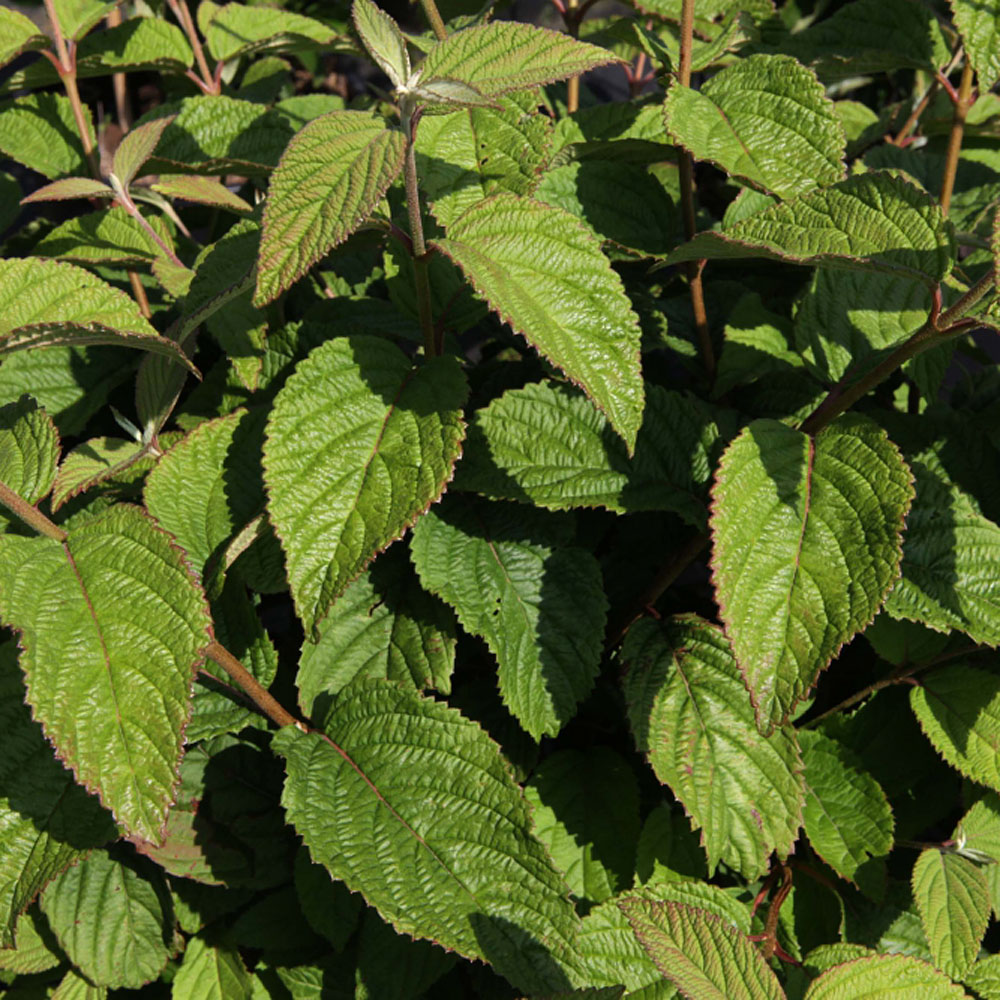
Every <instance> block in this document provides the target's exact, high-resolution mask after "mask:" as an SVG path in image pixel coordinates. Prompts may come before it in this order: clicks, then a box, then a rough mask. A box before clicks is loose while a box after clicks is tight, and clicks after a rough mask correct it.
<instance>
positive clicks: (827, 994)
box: [805, 955, 969, 1000]
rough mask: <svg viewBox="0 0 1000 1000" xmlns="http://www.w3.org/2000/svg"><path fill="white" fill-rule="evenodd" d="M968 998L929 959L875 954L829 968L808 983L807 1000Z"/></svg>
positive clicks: (959, 999) (930, 999) (952, 999)
mask: <svg viewBox="0 0 1000 1000" xmlns="http://www.w3.org/2000/svg"><path fill="white" fill-rule="evenodd" d="M860 997H864V1000H897V998H898V997H920V1000H969V998H968V995H967V994H966V993H965V991H964V990H963V989H962V987H961V986H957V985H956V984H955V983H953V982H952V981H951V980H950V979H949V978H948V977H947V976H946V975H945V974H944V973H943V972H939V971H938V970H937V969H935V968H934V966H932V965H930V964H929V963H928V962H922V961H921V960H920V959H918V958H910V957H909V956H907V955H872V956H871V957H868V958H856V959H854V960H853V961H850V962H844V963H843V964H842V965H835V966H834V967H833V968H832V969H828V970H827V971H826V972H824V973H823V974H822V975H821V976H819V977H818V978H817V979H814V980H813V981H812V982H811V983H810V984H809V989H808V990H806V995H805V1000H858V998H860Z"/></svg>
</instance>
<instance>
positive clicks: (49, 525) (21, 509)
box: [0, 483, 66, 542]
mask: <svg viewBox="0 0 1000 1000" xmlns="http://www.w3.org/2000/svg"><path fill="white" fill-rule="evenodd" d="M0 503H2V504H3V505H4V506H5V507H6V508H7V509H8V510H9V511H10V512H11V513H12V514H16V515H17V516H18V517H19V518H20V519H21V520H22V521H24V523H25V524H27V525H28V526H29V527H31V528H34V529H35V531H37V532H38V533H39V534H40V535H45V536H47V537H48V538H53V539H55V540H56V541H57V542H65V541H66V532H65V531H63V529H62V528H60V527H59V525H58V524H55V523H54V522H52V521H50V520H49V519H48V518H47V517H46V516H45V515H44V514H43V513H42V512H41V511H40V510H39V509H38V508H37V507H35V506H34V505H32V504H30V503H28V501H27V500H25V499H23V498H22V497H19V496H18V495H17V494H16V493H15V492H14V491H13V490H12V489H11V488H10V487H9V486H7V485H6V484H5V483H0Z"/></svg>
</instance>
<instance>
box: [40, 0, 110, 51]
mask: <svg viewBox="0 0 1000 1000" xmlns="http://www.w3.org/2000/svg"><path fill="white" fill-rule="evenodd" d="M113 6H114V4H112V3H107V2H105V0H52V9H53V10H54V11H55V13H56V19H57V20H58V21H59V27H60V28H61V29H62V33H63V35H64V37H66V38H72V39H73V40H74V41H75V40H77V39H79V38H82V37H83V36H84V35H85V34H86V33H87V32H88V31H90V29H91V28H92V27H94V25H95V24H97V22H98V21H100V20H101V18H102V17H105V16H106V15H107V13H108V12H109V11H110V10H111V9H112V7H113Z"/></svg>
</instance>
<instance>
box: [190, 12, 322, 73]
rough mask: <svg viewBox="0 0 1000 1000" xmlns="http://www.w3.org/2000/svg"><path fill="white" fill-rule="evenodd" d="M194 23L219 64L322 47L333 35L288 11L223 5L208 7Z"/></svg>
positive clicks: (312, 22)
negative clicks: (237, 58) (196, 23)
mask: <svg viewBox="0 0 1000 1000" xmlns="http://www.w3.org/2000/svg"><path fill="white" fill-rule="evenodd" d="M209 10H211V14H210V15H209V16H208V17H205V15H204V14H203V13H202V11H201V10H199V12H198V20H199V22H200V24H201V28H202V31H203V32H204V35H205V41H206V42H208V47H209V49H210V51H211V53H212V55H213V56H214V57H215V58H216V59H219V60H221V61H223V62H228V61H229V60H230V59H235V58H236V57H237V56H246V55H250V54H253V53H259V52H286V51H292V52H295V51H308V50H309V49H315V48H325V47H327V46H330V45H331V44H332V43H333V42H335V41H336V39H337V34H336V32H335V31H333V30H332V29H331V28H328V27H327V26H326V25H325V24H323V23H322V22H321V21H317V20H316V19H315V18H312V17H305V16H304V15H302V14H296V13H293V12H292V11H289V10H279V9H277V8H273V7H259V6H256V5H254V6H249V5H247V4H242V3H227V4H225V5H224V6H217V5H215V4H210V5H209Z"/></svg>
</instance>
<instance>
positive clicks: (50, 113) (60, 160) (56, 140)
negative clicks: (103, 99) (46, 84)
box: [0, 94, 97, 180]
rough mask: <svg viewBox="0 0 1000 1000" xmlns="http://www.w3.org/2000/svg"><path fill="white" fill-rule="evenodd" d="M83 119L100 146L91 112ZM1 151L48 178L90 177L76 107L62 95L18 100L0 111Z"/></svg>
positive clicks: (84, 114) (84, 110)
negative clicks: (77, 175)
mask: <svg viewBox="0 0 1000 1000" xmlns="http://www.w3.org/2000/svg"><path fill="white" fill-rule="evenodd" d="M83 119H84V121H85V122H86V124H87V129H88V131H89V132H90V141H91V143H92V144H93V145H95V146H96V145H97V138H96V136H95V134H94V126H93V122H92V121H91V119H90V111H89V109H88V108H87V107H86V106H84V108H83ZM0 152H2V153H3V154H4V155H5V156H9V157H10V158H11V159H12V160H17V162H18V163H23V164H24V165H25V166H27V167H29V168H30V169H32V170H36V171H37V172H38V173H40V174H42V175H44V176H45V177H48V178H49V179H50V180H53V179H55V178H56V177H65V176H67V175H71V174H79V175H83V174H88V173H89V172H90V168H89V167H88V166H87V157H86V155H85V154H84V152H83V146H82V144H81V143H80V136H79V132H78V131H77V128H76V119H75V118H74V117H73V107H72V105H71V104H70V102H69V100H68V98H65V97H63V96H62V95H61V94H31V95H29V96H28V97H19V98H18V99H17V100H16V101H13V102H11V104H9V105H8V106H7V107H6V108H5V109H4V110H3V111H2V112H0Z"/></svg>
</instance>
